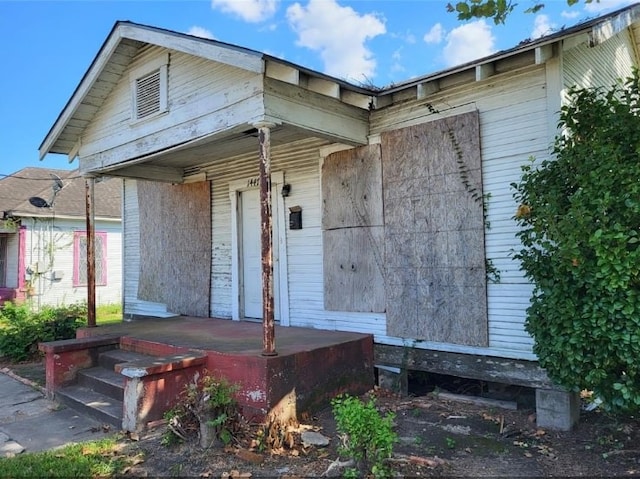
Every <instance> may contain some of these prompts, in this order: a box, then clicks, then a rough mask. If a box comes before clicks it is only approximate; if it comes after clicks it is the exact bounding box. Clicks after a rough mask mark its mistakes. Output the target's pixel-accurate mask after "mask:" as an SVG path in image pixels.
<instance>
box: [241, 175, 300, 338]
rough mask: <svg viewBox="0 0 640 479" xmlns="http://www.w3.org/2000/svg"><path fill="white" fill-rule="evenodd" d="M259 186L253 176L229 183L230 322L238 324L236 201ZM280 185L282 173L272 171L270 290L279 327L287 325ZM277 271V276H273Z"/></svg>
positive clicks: (286, 287) (282, 213) (285, 239)
mask: <svg viewBox="0 0 640 479" xmlns="http://www.w3.org/2000/svg"><path fill="white" fill-rule="evenodd" d="M258 185H259V178H258V177H257V176H252V177H246V178H243V179H240V180H235V181H231V182H229V199H230V201H231V319H233V320H235V321H239V320H240V319H241V318H242V315H241V312H242V304H241V302H242V290H241V288H240V286H241V285H240V278H241V276H242V275H241V267H242V258H241V256H240V255H241V251H242V248H241V245H240V241H241V238H240V234H239V224H240V218H239V216H240V214H241V211H240V209H239V202H238V198H239V195H240V193H242V192H243V191H247V190H252V189H256V188H257V187H258ZM283 185H284V172H282V171H276V172H273V173H271V216H272V218H273V221H272V226H273V232H272V234H273V271H274V278H273V281H274V290H276V288H275V286H276V282H277V286H278V287H277V291H278V297H275V295H274V301H277V302H278V308H276V309H278V310H279V312H280V318H279V321H280V324H281V325H282V326H289V324H290V320H289V282H288V280H287V277H288V274H287V273H288V267H287V236H286V234H287V230H286V227H285V225H286V224H287V222H286V221H285V217H284V211H285V207H284V198H283V197H282V195H280V194H279V192H280V190H281V189H282V186H283ZM276 272H277V276H276Z"/></svg>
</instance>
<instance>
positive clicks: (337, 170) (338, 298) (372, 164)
mask: <svg viewBox="0 0 640 479" xmlns="http://www.w3.org/2000/svg"><path fill="white" fill-rule="evenodd" d="M322 229H323V234H322V238H323V250H324V264H323V267H324V304H325V309H327V310H332V311H362V312H384V308H385V295H384V280H383V270H384V243H383V241H384V227H383V214H382V166H381V161H380V146H379V145H371V146H365V147H361V148H354V149H351V150H346V151H340V152H337V153H333V154H331V155H329V156H328V157H327V158H326V159H325V161H324V164H323V166H322Z"/></svg>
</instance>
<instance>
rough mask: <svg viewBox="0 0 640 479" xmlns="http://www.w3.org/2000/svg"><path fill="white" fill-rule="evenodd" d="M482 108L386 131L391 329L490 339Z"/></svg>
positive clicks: (466, 340) (420, 335) (452, 339)
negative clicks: (483, 203) (483, 196)
mask: <svg viewBox="0 0 640 479" xmlns="http://www.w3.org/2000/svg"><path fill="white" fill-rule="evenodd" d="M479 131H480V128H479V115H478V113H477V112H471V113H465V114H462V115H458V116H455V117H450V118H446V119H442V120H437V121H434V122H431V123H426V124H423V125H417V126H412V127H408V128H404V129H401V130H396V131H392V132H387V133H382V134H381V142H382V143H381V144H382V165H383V191H384V201H385V206H384V218H385V225H386V230H385V250H386V258H387V263H386V264H387V271H386V273H387V274H386V276H385V280H386V292H387V295H388V301H387V333H388V334H390V335H394V336H398V337H405V338H407V337H409V338H414V339H422V340H427V341H434V342H446V343H454V344H462V345H469V346H487V345H488V329H487V300H486V271H485V254H484V217H483V208H482V178H481V176H482V175H481V170H480V136H479Z"/></svg>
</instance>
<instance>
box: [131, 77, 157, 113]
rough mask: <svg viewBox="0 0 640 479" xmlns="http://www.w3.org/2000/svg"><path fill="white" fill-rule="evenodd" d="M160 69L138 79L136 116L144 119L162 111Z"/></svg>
mask: <svg viewBox="0 0 640 479" xmlns="http://www.w3.org/2000/svg"><path fill="white" fill-rule="evenodd" d="M160 91H161V88H160V70H156V71H155V72H153V73H151V74H149V75H147V76H145V77H142V78H138V79H137V80H136V93H135V94H136V118H137V119H142V118H147V117H148V116H151V115H155V114H156V113H159V112H160V111H161V107H162V105H161V103H162V102H161V98H160Z"/></svg>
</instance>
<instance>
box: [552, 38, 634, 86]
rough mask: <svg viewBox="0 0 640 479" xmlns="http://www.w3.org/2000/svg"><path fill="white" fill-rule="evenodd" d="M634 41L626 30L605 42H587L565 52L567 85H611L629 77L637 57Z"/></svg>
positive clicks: (564, 61) (564, 63)
mask: <svg viewBox="0 0 640 479" xmlns="http://www.w3.org/2000/svg"><path fill="white" fill-rule="evenodd" d="M634 48H635V45H634V44H633V40H632V38H631V35H630V32H629V31H628V30H626V29H625V30H623V31H622V32H620V33H619V34H617V35H615V36H614V37H612V38H610V39H608V40H607V41H606V42H604V43H602V44H600V45H596V46H595V47H591V48H590V47H588V46H587V44H586V43H581V44H580V45H578V46H576V47H574V48H572V49H570V50H566V51H564V52H563V73H564V84H565V87H567V88H569V87H571V86H578V87H580V88H586V87H590V86H605V87H608V86H611V85H614V84H615V83H616V82H617V81H618V80H619V79H625V78H627V77H628V76H629V75H630V74H631V72H632V68H633V66H634V65H635V64H636V59H635V57H634V54H633V52H634V51H635V50H634Z"/></svg>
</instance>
